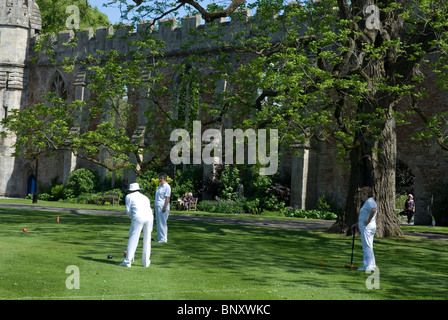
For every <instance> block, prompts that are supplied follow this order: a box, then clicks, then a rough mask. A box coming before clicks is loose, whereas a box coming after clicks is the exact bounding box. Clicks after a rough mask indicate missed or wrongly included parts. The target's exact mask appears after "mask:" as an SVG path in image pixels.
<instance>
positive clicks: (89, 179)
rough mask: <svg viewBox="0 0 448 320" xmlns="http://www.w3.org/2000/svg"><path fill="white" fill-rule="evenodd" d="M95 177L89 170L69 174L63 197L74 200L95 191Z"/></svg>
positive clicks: (78, 170) (79, 170) (82, 169)
mask: <svg viewBox="0 0 448 320" xmlns="http://www.w3.org/2000/svg"><path fill="white" fill-rule="evenodd" d="M97 180H98V179H97V176H96V175H95V174H94V173H93V172H92V171H90V170H87V169H84V168H81V169H77V170H75V171H72V172H70V174H69V176H68V180H67V184H66V185H65V192H64V193H65V197H66V198H76V197H78V196H79V195H81V194H83V193H92V192H94V191H95V185H96V184H97Z"/></svg>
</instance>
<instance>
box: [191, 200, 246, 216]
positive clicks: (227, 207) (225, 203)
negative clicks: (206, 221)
mask: <svg viewBox="0 0 448 320" xmlns="http://www.w3.org/2000/svg"><path fill="white" fill-rule="evenodd" d="M198 210H200V211H206V212H212V213H243V212H244V205H243V203H241V202H239V201H231V200H219V201H211V200H203V201H201V202H199V203H198Z"/></svg>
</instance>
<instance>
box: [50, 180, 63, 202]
mask: <svg viewBox="0 0 448 320" xmlns="http://www.w3.org/2000/svg"><path fill="white" fill-rule="evenodd" d="M51 195H52V197H53V200H55V201H58V200H59V199H65V192H64V185H62V184H57V185H55V186H53V187H52V188H51Z"/></svg>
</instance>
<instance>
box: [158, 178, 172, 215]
mask: <svg viewBox="0 0 448 320" xmlns="http://www.w3.org/2000/svg"><path fill="white" fill-rule="evenodd" d="M166 197H171V187H170V185H169V184H168V183H165V184H161V185H160V186H159V187H158V188H157V191H156V197H155V198H156V199H155V205H156V206H157V207H163V206H164V205H165V201H166ZM169 206H170V203H169V201H168V205H167V206H166V208H167V209H168V208H169Z"/></svg>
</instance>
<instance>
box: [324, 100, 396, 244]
mask: <svg viewBox="0 0 448 320" xmlns="http://www.w3.org/2000/svg"><path fill="white" fill-rule="evenodd" d="M362 109H365V106H361V107H360V110H362ZM354 146H355V147H354V148H353V149H352V150H351V153H350V182H349V190H348V194H347V201H346V208H345V212H344V215H343V216H342V217H341V219H339V220H338V221H336V222H335V223H334V224H333V225H332V226H331V227H330V228H329V229H328V232H332V233H343V234H347V235H351V234H352V231H351V229H350V227H351V226H352V225H353V224H354V223H356V222H357V221H358V214H359V209H360V208H361V206H362V203H361V199H360V195H359V192H358V190H359V189H360V188H362V187H364V186H369V187H372V189H373V193H374V199H375V201H376V202H377V205H378V210H377V215H376V223H377V231H376V234H375V236H376V237H379V238H382V237H395V236H402V235H403V233H402V231H401V228H400V222H399V220H398V217H397V214H396V212H395V166H396V158H397V151H396V146H397V140H396V131H395V119H394V117H393V116H392V115H391V114H390V113H389V115H387V116H386V119H385V122H384V125H383V128H382V130H381V135H380V139H374V138H373V137H372V136H370V137H369V136H366V135H364V134H363V133H362V132H358V133H357V134H356V136H355V140H354Z"/></svg>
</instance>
